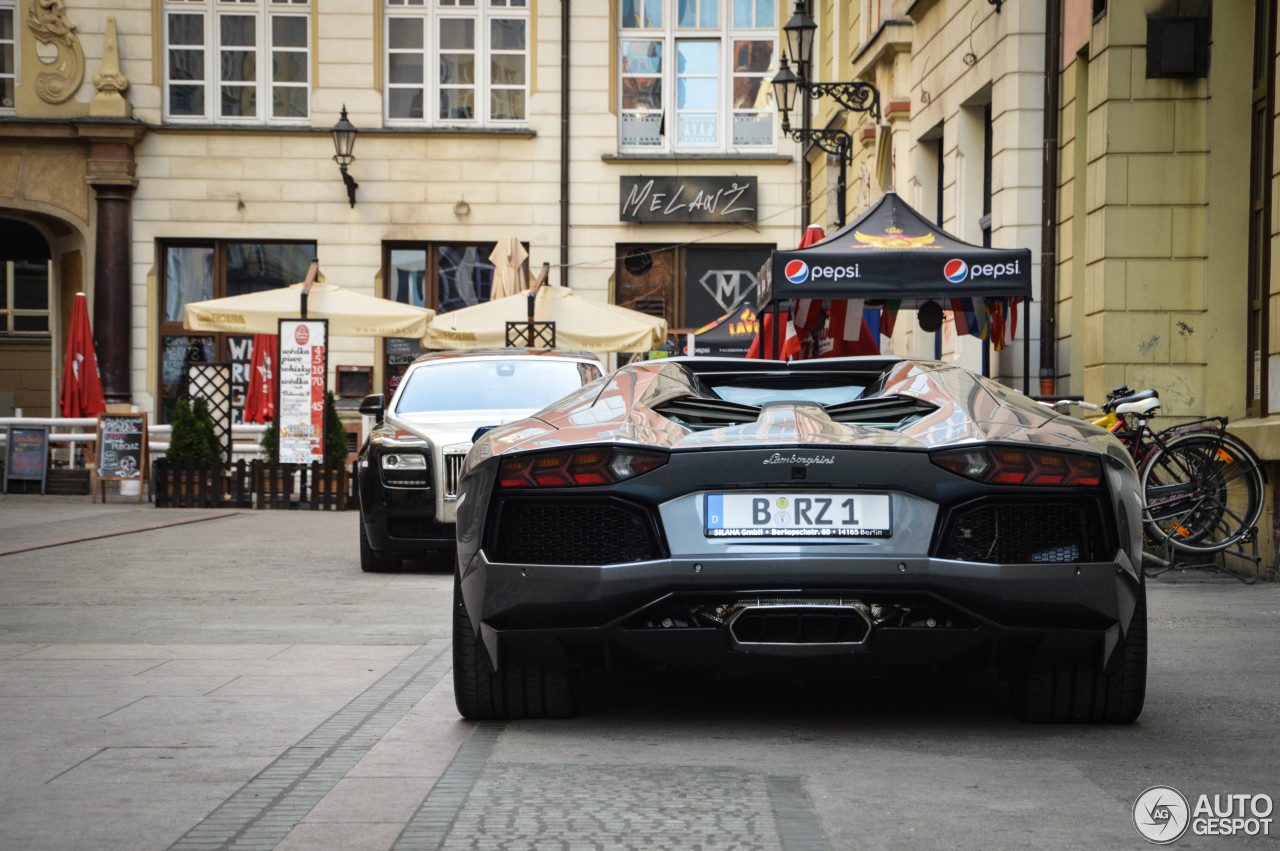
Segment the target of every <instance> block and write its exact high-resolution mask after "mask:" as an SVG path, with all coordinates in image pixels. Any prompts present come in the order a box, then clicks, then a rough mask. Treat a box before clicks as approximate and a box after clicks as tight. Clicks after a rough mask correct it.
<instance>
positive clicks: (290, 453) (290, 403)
mask: <svg viewBox="0 0 1280 851" xmlns="http://www.w3.org/2000/svg"><path fill="white" fill-rule="evenodd" d="M328 339H329V322H328V320H325V319H281V320H280V356H279V362H278V363H277V373H276V374H277V376H278V378H279V380H278V382H277V391H276V392H277V394H278V395H277V398H276V428H277V430H278V431H277V452H278V458H279V460H280V463H282V464H310V463H311V462H312V461H319V462H321V463H324V395H325V387H326V383H327V375H328V361H327V355H328Z"/></svg>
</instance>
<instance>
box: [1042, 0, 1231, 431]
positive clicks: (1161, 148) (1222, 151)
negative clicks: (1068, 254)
mask: <svg viewBox="0 0 1280 851" xmlns="http://www.w3.org/2000/svg"><path fill="white" fill-rule="evenodd" d="M1163 8H1164V6H1162V5H1161V4H1160V3H1158V2H1154V0H1153V2H1133V3H1124V4H1112V5H1111V6H1110V7H1109V9H1108V13H1107V15H1105V16H1104V17H1103V18H1101V19H1100V20H1099V21H1098V22H1097V23H1096V24H1095V25H1094V27H1093V33H1092V39H1091V43H1090V56H1089V72H1088V92H1087V98H1088V122H1087V150H1086V153H1085V160H1086V163H1087V164H1086V173H1085V175H1084V178H1085V181H1086V189H1085V192H1084V193H1083V194H1084V206H1085V211H1084V219H1085V224H1084V227H1085V237H1084V250H1085V257H1084V263H1085V272H1084V279H1085V286H1084V302H1085V314H1086V318H1085V340H1086V343H1085V355H1084V360H1085V367H1084V368H1085V381H1084V394H1085V395H1086V396H1087V397H1088V398H1090V399H1097V398H1101V397H1102V396H1104V395H1105V393H1106V392H1107V391H1108V390H1110V389H1112V388H1114V387H1117V386H1120V385H1122V384H1128V385H1129V386H1131V387H1135V388H1137V387H1148V386H1150V387H1156V388H1159V390H1160V394H1161V401H1162V403H1163V404H1162V410H1161V414H1162V415H1163V416H1165V417H1182V418H1185V417H1189V416H1204V415H1207V414H1224V415H1227V416H1232V417H1237V418H1238V417H1240V416H1241V415H1243V413H1244V392H1243V381H1244V354H1245V351H1244V349H1245V346H1244V337H1243V334H1242V329H1243V320H1244V297H1245V291H1244V285H1245V280H1246V274H1247V265H1246V264H1247V253H1248V252H1247V248H1248V236H1247V216H1246V213H1247V178H1248V164H1249V143H1248V135H1249V134H1248V127H1249V100H1250V94H1249V90H1250V73H1251V72H1250V68H1251V65H1250V63H1251V59H1252V57H1251V55H1250V54H1251V51H1249V50H1214V51H1212V52H1211V57H1212V59H1211V63H1212V64H1211V69H1210V74H1209V76H1208V78H1202V79H1192V80H1171V79H1150V80H1149V79H1147V78H1146V47H1145V45H1146V38H1147V32H1146V20H1147V17H1148V16H1150V15H1156V14H1157V13H1159V12H1160V10H1161V9H1163ZM1252 20H1253V4H1252V3H1251V2H1247V0H1228V2H1220V3H1216V4H1214V9H1213V33H1214V35H1213V38H1214V43H1215V44H1235V45H1252V43H1253V39H1252ZM1079 96H1080V93H1077V94H1076V97H1077V98H1078V97H1079ZM1077 108H1078V105H1076V104H1075V103H1073V104H1072V106H1071V110H1072V113H1073V114H1072V116H1071V117H1072V119H1073V120H1074V110H1075V109H1077ZM1064 115H1065V110H1064ZM1065 123H1066V122H1065V120H1064V124H1065ZM1067 153H1068V152H1066V151H1065V150H1064V156H1063V160H1064V162H1065V161H1066V160H1067ZM1070 154H1071V157H1070V158H1071V161H1072V162H1073V163H1076V162H1078V155H1077V154H1076V152H1074V151H1071V152H1070ZM1074 176H1075V177H1076V178H1078V177H1079V175H1074ZM1064 201H1065V199H1064ZM1079 212H1080V211H1079V210H1073V211H1072V213H1073V217H1072V219H1071V221H1072V227H1075V226H1077V225H1076V224H1075V223H1076V222H1077V221H1078V219H1079ZM1060 244H1061V241H1060ZM1074 260H1075V258H1073V261H1074ZM1071 271H1072V273H1073V275H1074V274H1077V273H1078V270H1077V269H1076V268H1075V267H1074V266H1073V267H1072V270H1071Z"/></svg>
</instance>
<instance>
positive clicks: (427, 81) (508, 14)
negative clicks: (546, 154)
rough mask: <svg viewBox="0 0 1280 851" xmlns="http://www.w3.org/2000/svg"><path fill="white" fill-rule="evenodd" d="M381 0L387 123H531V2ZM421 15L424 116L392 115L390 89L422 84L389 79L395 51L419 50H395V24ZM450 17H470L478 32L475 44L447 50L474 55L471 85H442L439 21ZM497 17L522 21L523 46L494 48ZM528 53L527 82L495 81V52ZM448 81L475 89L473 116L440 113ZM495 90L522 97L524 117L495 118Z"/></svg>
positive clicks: (383, 107) (525, 77)
mask: <svg viewBox="0 0 1280 851" xmlns="http://www.w3.org/2000/svg"><path fill="white" fill-rule="evenodd" d="M379 2H382V3H383V23H382V26H383V33H382V35H383V44H384V45H385V47H384V48H383V55H382V57H381V58H380V61H381V62H382V63H383V64H382V68H383V79H384V80H386V85H385V86H384V89H385V94H384V96H383V99H382V116H383V121H384V122H385V123H386V125H387V126H388V127H442V128H443V127H467V128H473V127H493V128H497V127H528V126H529V113H530V92H529V80H530V77H531V75H532V73H533V67H532V54H533V48H532V41H533V20H532V15H531V14H530V7H531V6H532V5H533V0H379ZM405 18H411V19H417V20H420V21H421V26H422V28H423V39H422V49H421V51H420V54H421V56H422V83H421V85H420V88H421V90H422V117H421V118H411V117H403V116H392V114H391V92H392V91H395V90H400V91H405V90H409V91H412V90H414V89H417V88H419V84H416V83H393V82H392V78H391V56H392V53H393V52H394V53H400V54H412V53H416V52H419V51H417V50H416V49H414V48H392V47H391V27H392V24H393V21H395V20H397V19H405ZM448 19H467V20H470V21H472V22H473V24H472V25H473V27H474V30H473V31H474V33H475V46H474V48H462V49H457V50H451V51H449V52H467V53H473V54H474V55H475V66H474V67H475V79H474V80H472V81H471V83H470V85H469V86H456V84H444V83H442V81H441V79H440V24H441V22H442V21H445V20H448ZM495 20H518V21H521V22H522V23H523V25H524V50H523V51H517V50H510V49H505V48H504V49H498V48H494V47H492V46H491V41H492V31H491V22H492V21H495ZM520 54H523V56H524V84H523V85H512V84H510V83H501V84H494V83H493V81H492V79H491V77H492V73H491V64H492V60H493V57H494V56H495V55H502V56H515V55H520ZM446 85H447V87H448V88H450V89H452V90H458V89H459V88H471V89H472V90H473V91H474V93H475V95H474V99H473V100H472V117H471V118H442V117H440V106H441V97H440V92H441V89H442V87H445V86H446ZM495 91H518V92H521V93H522V95H523V98H524V117H523V118H495V117H494V116H493V101H492V93H493V92H495Z"/></svg>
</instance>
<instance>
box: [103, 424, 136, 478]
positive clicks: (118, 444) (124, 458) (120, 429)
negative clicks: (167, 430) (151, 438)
mask: <svg viewBox="0 0 1280 851" xmlns="http://www.w3.org/2000/svg"><path fill="white" fill-rule="evenodd" d="M146 468H147V415H146V414H98V479H99V480H100V481H111V480H116V479H141V478H142V477H143V473H144V471H145V470H146Z"/></svg>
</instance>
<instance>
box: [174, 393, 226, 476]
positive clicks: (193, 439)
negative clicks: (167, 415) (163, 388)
mask: <svg viewBox="0 0 1280 851" xmlns="http://www.w3.org/2000/svg"><path fill="white" fill-rule="evenodd" d="M164 455H165V457H166V458H168V459H169V460H170V461H191V462H193V463H194V464H197V465H210V466H211V465H214V464H217V463H219V462H221V461H222V444H221V442H220V441H219V440H218V436H217V434H215V433H214V430H213V418H212V417H211V416H209V403H208V402H206V401H205V400H204V399H196V400H195V401H194V402H188V401H187V400H186V399H179V400H178V404H177V405H176V406H175V407H174V411H173V425H172V432H171V434H170V435H169V450H168V451H167V452H165V454H164Z"/></svg>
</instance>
